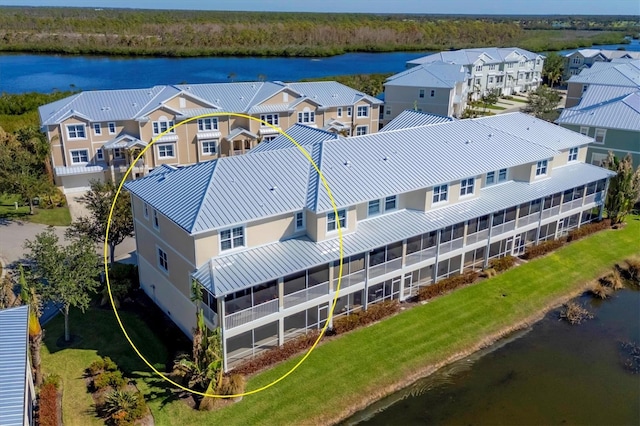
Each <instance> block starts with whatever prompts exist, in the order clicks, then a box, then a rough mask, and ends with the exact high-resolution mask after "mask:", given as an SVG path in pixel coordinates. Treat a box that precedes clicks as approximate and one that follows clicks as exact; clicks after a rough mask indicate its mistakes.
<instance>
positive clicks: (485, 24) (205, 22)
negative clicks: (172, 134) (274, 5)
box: [0, 7, 633, 56]
mask: <svg viewBox="0 0 640 426" xmlns="http://www.w3.org/2000/svg"><path fill="white" fill-rule="evenodd" d="M548 19H552V18H548ZM553 19H557V17H556V18H553ZM567 19H569V18H567ZM571 19H574V18H571ZM594 19H596V18H594ZM625 19H626V20H625V21H624V22H627V21H629V22H633V18H632V17H630V18H625ZM528 22H529V20H526V21H523V20H520V19H518V18H517V17H463V16H462V17H461V16H426V15H371V14H349V13H346V14H323V13H267V12H212V11H152V10H123V9H84V8H24V7H19V8H18V7H5V8H0V51H14V52H18V51H19V52H42V53H67V54H100V55H152V56H210V55H220V56H222V55H226V56H231V55H250V56H330V55H337V54H342V53H346V52H356V51H357V52H384V51H399V50H407V51H409V50H423V51H424V50H445V49H459V48H468V47H475V46H512V45H517V46H520V47H522V48H525V49H531V50H558V49H565V48H571V47H579V46H586V45H590V44H593V43H594V42H596V43H620V42H622V40H623V38H624V35H625V34H626V33H625V32H624V31H622V30H628V26H624V27H622V28H621V27H620V26H617V27H616V26H615V25H614V24H615V22H613V21H611V22H609V21H598V22H599V24H598V25H599V26H598V28H600V29H616V30H619V31H613V32H595V31H592V32H581V33H580V34H578V33H575V32H572V31H567V30H565V31H559V30H546V28H558V25H556V24H554V23H553V22H554V21H550V22H551V23H549V24H548V26H543V25H547V24H546V23H545V22H547V21H544V20H542V18H539V19H537V20H535V21H532V22H535V26H533V25H529V24H528ZM562 22H564V21H562ZM568 22H569V23H568V24H567V25H573V24H571V22H573V21H572V20H569V21H568ZM554 25H555V26H554ZM529 27H531V28H545V29H542V30H534V31H530V30H529V29H528V28H529Z"/></svg>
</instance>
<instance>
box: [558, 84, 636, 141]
mask: <svg viewBox="0 0 640 426" xmlns="http://www.w3.org/2000/svg"><path fill="white" fill-rule="evenodd" d="M611 89H619V88H616V87H611V86H590V87H589V88H588V89H587V92H586V93H585V98H583V100H582V101H581V102H580V104H578V105H577V106H575V107H573V108H568V109H565V110H564V111H562V114H560V117H559V118H558V119H557V120H556V123H558V124H572V125H579V126H589V127H601V128H605V129H619V130H629V131H633V132H640V89H636V90H635V91H632V92H631V93H624V92H621V91H620V90H611ZM591 91H593V92H592V93H593V94H590V93H589V92H591ZM607 94H608V95H609V96H607ZM595 100H599V102H595ZM639 137H640V135H639ZM639 142H640V139H639Z"/></svg>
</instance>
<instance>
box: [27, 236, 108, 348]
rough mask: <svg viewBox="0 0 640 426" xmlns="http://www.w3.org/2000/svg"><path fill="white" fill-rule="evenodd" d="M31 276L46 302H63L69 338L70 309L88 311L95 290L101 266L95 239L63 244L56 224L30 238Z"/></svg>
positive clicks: (78, 239)
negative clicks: (55, 227)
mask: <svg viewBox="0 0 640 426" xmlns="http://www.w3.org/2000/svg"><path fill="white" fill-rule="evenodd" d="M25 248H26V249H28V250H29V253H27V254H25V258H26V259H27V260H28V261H29V275H30V279H31V281H32V282H33V283H34V284H35V285H36V288H37V292H38V294H40V295H41V296H42V299H43V301H48V302H54V303H56V304H58V305H60V306H61V307H60V310H61V312H62V313H63V314H64V340H65V341H67V342H68V341H69V340H70V339H71V336H70V334H69V309H70V308H71V307H72V306H73V307H76V308H79V309H80V310H81V311H82V312H84V311H85V310H86V309H87V307H88V306H89V302H90V301H91V293H95V291H96V289H97V287H98V285H99V282H98V280H97V277H98V274H99V273H100V270H101V267H100V265H99V257H98V255H97V254H96V252H95V247H94V245H93V242H92V241H91V240H89V239H88V238H86V237H80V238H75V239H73V240H70V241H68V245H66V246H64V247H63V246H61V245H60V244H59V241H58V236H57V235H56V234H55V233H54V232H53V227H49V228H47V229H46V230H45V231H44V232H41V233H40V234H38V235H36V238H35V240H33V241H31V240H27V241H26V243H25Z"/></svg>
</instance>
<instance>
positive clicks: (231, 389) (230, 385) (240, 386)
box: [216, 372, 245, 395]
mask: <svg viewBox="0 0 640 426" xmlns="http://www.w3.org/2000/svg"><path fill="white" fill-rule="evenodd" d="M244 385H245V380H244V376H243V375H242V374H239V373H237V372H233V373H231V374H229V375H225V376H224V377H223V378H222V382H221V383H220V386H219V387H218V389H217V390H216V393H217V394H218V395H238V394H241V393H243V392H244Z"/></svg>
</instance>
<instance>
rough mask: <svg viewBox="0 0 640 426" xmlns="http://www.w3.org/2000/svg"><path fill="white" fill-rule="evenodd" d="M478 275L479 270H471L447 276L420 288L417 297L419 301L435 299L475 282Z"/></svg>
mask: <svg viewBox="0 0 640 426" xmlns="http://www.w3.org/2000/svg"><path fill="white" fill-rule="evenodd" d="M478 276H479V274H478V273H477V272H475V271H470V272H466V273H464V274H462V275H456V276H454V277H449V278H445V279H443V280H440V281H438V282H437V283H435V284H431V285H428V286H426V287H422V288H421V289H420V290H418V295H417V298H418V300H419V301H424V300H429V299H433V298H434V297H436V296H439V295H441V294H444V293H446V292H448V291H451V290H454V289H456V288H458V287H462V286H464V285H467V284H471V283H473V282H474V281H475V280H476V278H478Z"/></svg>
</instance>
